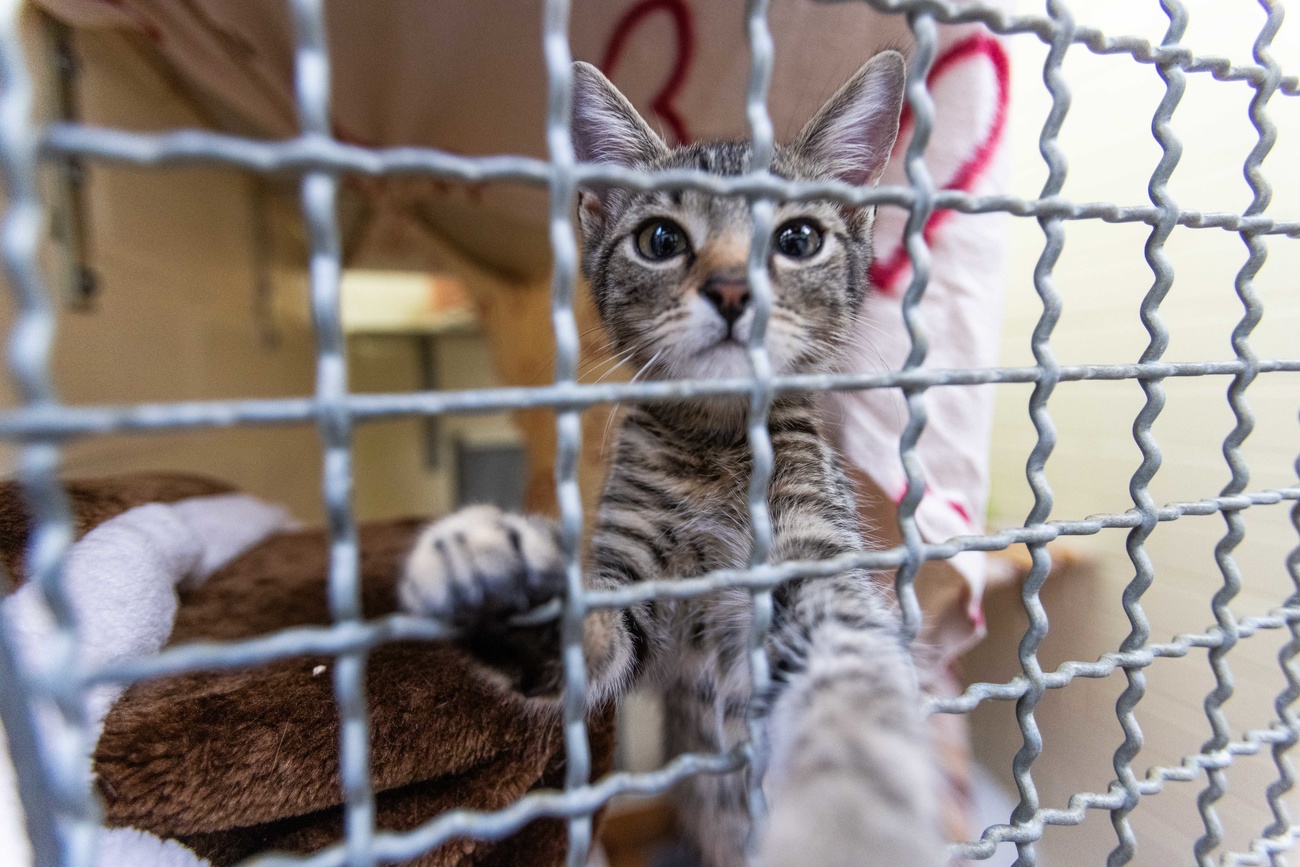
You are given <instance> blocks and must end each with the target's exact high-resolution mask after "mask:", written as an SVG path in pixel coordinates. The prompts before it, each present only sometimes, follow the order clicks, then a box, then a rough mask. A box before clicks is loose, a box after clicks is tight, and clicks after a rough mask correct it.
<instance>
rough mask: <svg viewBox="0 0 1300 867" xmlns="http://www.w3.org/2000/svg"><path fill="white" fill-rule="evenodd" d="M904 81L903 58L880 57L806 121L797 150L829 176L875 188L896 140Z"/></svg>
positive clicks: (885, 53)
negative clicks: (873, 185)
mask: <svg viewBox="0 0 1300 867" xmlns="http://www.w3.org/2000/svg"><path fill="white" fill-rule="evenodd" d="M906 79H907V72H906V67H905V65H904V63H903V55H901V54H899V53H898V52H897V51H882V52H880V53H879V54H877V55H876V56H875V57H873V58H871V59H870V60H868V61H867V62H866V63H865V64H863V66H862V68H861V69H859V70H858V71H857V72H855V73H854V74H853V77H852V78H850V79H849V80H848V81H847V82H845V83H844V86H843V87H841V88H840V89H839V90H838V91H836V93H835V95H834V96H832V97H831V98H830V99H829V100H827V101H826V104H825V105H823V106H822V107H821V110H820V111H818V112H817V114H816V115H815V116H814V117H813V119H812V120H810V121H808V123H807V125H806V126H804V128H803V130H802V131H801V132H800V133H799V137H798V138H797V139H795V147H796V148H797V149H799V150H800V151H802V152H803V154H804V156H805V157H807V158H809V159H810V160H812V161H813V163H814V164H815V165H817V166H819V167H820V168H821V170H822V171H824V172H825V173H826V174H827V175H829V176H830V177H835V178H839V179H840V180H842V181H844V182H846V183H850V184H853V185H854V186H871V185H872V184H874V183H876V181H878V180H880V173H881V172H882V171H884V169H885V163H886V162H887V161H888V160H889V154H890V151H892V150H893V148H894V139H895V138H897V137H898V119H899V113H900V112H901V111H902V107H903V85H904V83H905V82H906Z"/></svg>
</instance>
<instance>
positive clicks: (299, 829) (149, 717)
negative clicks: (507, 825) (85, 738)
mask: <svg viewBox="0 0 1300 867" xmlns="http://www.w3.org/2000/svg"><path fill="white" fill-rule="evenodd" d="M68 490H69V494H70V497H71V500H72V503H73V509H74V513H75V516H76V517H75V521H76V529H77V531H78V535H79V536H80V535H83V534H84V533H86V532H87V531H88V530H90V529H92V528H93V527H95V526H96V525H98V524H100V523H101V522H104V521H107V520H109V519H112V518H114V517H117V516H120V515H122V514H123V513H125V512H127V510H130V509H133V508H135V507H137V506H140V505H142V504H145V503H172V502H176V501H182V500H186V498H192V497H203V496H211V495H213V494H219V493H222V492H227V491H228V490H229V489H228V488H226V486H224V485H221V484H219V483H216V482H212V481H208V480H204V479H196V478H189V477H179V476H127V477H120V478H114V479H107V480H100V481H94V482H74V483H70V484H69V485H68ZM422 523H423V519H421V520H415V519H412V520H404V521H389V522H384V523H378V524H371V525H368V526H364V527H362V528H361V530H360V547H361V561H360V567H361V582H362V587H363V597H364V599H363V604H364V609H365V613H366V616H367V617H375V616H380V615H383V614H386V613H390V612H392V611H394V610H395V609H396V597H395V593H394V582H395V578H396V575H397V572H398V566H399V564H400V562H401V560H402V558H403V557H404V556H405V554H406V551H407V548H408V546H409V545H410V543H411V541H412V539H413V537H414V534H415V532H416V530H417V529H418V527H419V526H420V525H421V524H422ZM28 532H29V524H28V520H27V517H26V515H25V513H24V510H23V507H22V504H21V499H20V496H19V494H18V492H17V490H16V488H15V487H14V486H13V485H3V486H0V560H3V562H4V564H5V565H6V566H7V567H9V570H10V574H12V575H15V576H18V582H19V583H21V580H22V577H21V576H22V568H21V557H22V551H23V549H24V548H25V544H26V539H27V535H28ZM327 562H328V547H327V539H326V536H325V534H324V533H323V532H322V531H319V530H290V531H287V532H277V533H275V534H273V535H270V536H269V537H268V538H266V539H265V540H263V541H261V542H259V543H258V544H256V545H254V546H253V547H251V548H250V549H249V550H247V551H246V552H245V553H243V554H241V555H239V556H237V557H235V558H234V559H233V560H231V561H230V562H228V563H227V564H226V565H224V566H221V567H220V568H217V569H216V570H215V571H214V572H213V573H212V574H211V575H210V576H209V577H207V579H206V580H204V581H202V583H199V584H197V586H193V587H190V588H188V589H186V586H185V585H182V589H181V591H180V604H179V607H178V609H177V611H176V618H175V624H174V627H173V629H172V631H171V635H170V638H169V639H168V640H167V644H169V645H178V644H184V643H187V642H192V641H213V640H215V641H234V640H238V639H243V638H252V637H254V636H258V635H264V634H267V633H270V632H273V631H275V630H279V629H283V628H286V627H292V626H307V625H324V624H327V623H328V622H329V616H328V611H327V605H326V593H325V576H326V573H327ZM332 662H333V661H332V659H330V658H329V657H316V656H302V657H294V658H292V659H287V660H281V661H278V662H272V663H269V664H265V665H261V666H257V667H254V668H249V669H245V670H239V671H227V672H212V671H206V672H195V673H187V674H181V675H176V676H173V677H168V678H163V679H159V680H155V681H147V682H142V683H139V684H136V685H133V686H131V687H130V688H128V689H127V690H126V691H125V692H124V693H122V695H121V697H120V698H119V699H118V700H117V701H116V703H114V704H113V705H112V707H111V708H110V709H109V710H108V712H107V715H106V716H105V717H104V724H103V733H102V735H101V736H100V739H99V742H98V745H97V747H96V750H95V755H94V768H95V772H96V783H97V785H98V788H99V793H100V796H101V797H102V799H103V802H104V821H105V824H106V825H107V826H110V827H119V828H134V829H138V830H141V831H145V832H148V833H149V834H152V835H156V836H157V837H159V838H162V839H163V840H175V841H178V842H179V843H181V844H183V845H184V846H186V847H188V848H189V849H190V850H192V851H193V852H194V853H196V854H197V855H198V856H200V857H202V858H204V859H207V860H208V861H209V862H210V863H212V864H214V865H220V864H230V863H233V862H235V861H238V860H240V859H242V858H245V857H248V856H250V855H254V854H256V853H259V852H264V851H271V850H278V851H288V852H295V853H307V852H313V851H316V850H319V849H321V848H323V847H325V846H328V845H330V844H332V843H334V842H337V841H338V840H340V839H341V837H342V810H341V806H340V805H341V801H342V797H341V792H340V787H339V780H338V743H339V722H338V716H337V711H336V708H335V705H334V697H333V689H332V679H331V677H330V676H329V670H330V667H331V666H332ZM367 674H368V677H367V684H366V687H367V689H366V694H367V700H368V702H369V706H370V725H371V762H370V764H371V774H372V781H373V784H374V788H375V791H376V824H377V826H378V827H379V828H380V829H384V830H393V831H404V830H409V829H412V828H414V827H416V826H418V825H419V824H421V823H423V822H425V821H427V820H429V819H430V818H432V817H433V816H435V815H436V814H437V813H440V812H442V811H444V810H448V809H452V808H457V807H464V808H471V809H478V810H494V809H499V808H502V807H505V806H507V805H508V804H510V803H512V802H513V801H515V800H517V799H518V798H519V797H520V796H522V795H523V794H525V793H526V792H528V791H529V790H532V789H537V788H557V787H561V786H562V785H563V776H564V750H563V737H562V730H561V726H560V723H559V721H558V719H556V720H548V719H546V718H544V717H541V716H539V715H537V714H536V713H526V712H525V711H524V708H523V707H522V705H521V700H520V699H518V698H517V697H515V696H512V695H508V694H505V693H503V692H501V691H499V690H497V689H496V688H494V687H492V686H491V685H489V684H487V683H485V682H484V681H483V680H481V679H479V678H478V677H477V676H475V674H474V673H473V671H472V670H471V669H470V667H469V666H468V665H467V664H466V660H465V659H464V658H463V657H462V656H461V654H460V652H459V651H457V650H456V649H455V648H453V647H451V646H449V645H447V644H444V643H435V642H400V643H394V644H388V645H384V646H381V647H379V648H376V649H375V650H374V651H373V652H372V653H371V655H370V659H369V664H368V668H367ZM589 723H590V726H591V738H592V744H591V746H592V755H593V767H594V769H595V773H596V774H597V775H600V774H604V773H607V772H608V771H609V770H610V768H611V766H612V756H613V739H614V736H613V712H612V708H611V709H609V710H608V711H606V712H602V713H596V714H593V716H592V717H591V719H590V720H589ZM565 840H566V838H565V829H564V823H563V822H562V821H560V820H556V819H544V820H538V821H535V822H533V823H531V824H530V825H527V826H526V827H525V828H523V829H522V830H521V831H519V832H518V833H516V834H515V835H514V836H512V837H509V838H507V839H505V840H502V841H500V842H486V841H479V840H454V841H452V842H450V843H448V844H447V845H446V846H443V847H441V848H439V849H437V850H435V851H434V852H431V853H428V854H426V855H425V856H423V857H421V858H419V859H417V860H415V861H413V862H410V863H413V864H418V865H422V867H424V865H428V867H433V865H439V867H441V865H475V867H490V865H501V867H505V865H513V864H530V865H551V864H556V865H558V864H562V863H563V862H564V854H565V847H566V842H565Z"/></svg>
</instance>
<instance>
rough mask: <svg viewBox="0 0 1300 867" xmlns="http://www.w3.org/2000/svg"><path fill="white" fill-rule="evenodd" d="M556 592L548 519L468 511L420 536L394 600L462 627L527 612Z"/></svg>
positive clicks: (559, 569) (558, 570)
mask: <svg viewBox="0 0 1300 867" xmlns="http://www.w3.org/2000/svg"><path fill="white" fill-rule="evenodd" d="M563 590H564V559H563V556H562V555H561V552H560V546H559V540H558V539H557V537H556V533H555V530H554V528H553V527H552V525H551V524H550V523H549V522H548V521H545V520H543V519H540V518H533V517H525V516H523V515H513V514H509V513H506V512H502V511H501V510H500V509H498V508H497V507H495V506H469V507H467V508H464V509H461V510H460V511H458V512H456V513H454V514H452V515H449V516H448V517H446V518H444V519H442V520H441V521H438V522H436V523H434V524H430V525H429V526H428V527H426V528H425V529H424V530H423V531H422V532H421V533H420V535H419V537H418V538H417V539H416V542H415V548H414V549H413V550H412V551H411V553H410V554H409V555H408V556H407V558H406V567H405V570H404V571H403V574H402V578H401V581H400V582H399V584H398V600H399V601H400V604H401V606H402V608H403V609H404V610H406V611H408V612H411V613H413V614H424V615H428V616H430V617H436V618H438V619H440V620H444V621H446V622H448V623H450V624H452V625H455V626H462V627H463V626H472V625H474V624H476V623H479V622H482V621H484V620H501V619H504V618H506V617H509V616H510V615H513V614H519V613H522V612H525V611H528V610H529V609H531V608H535V607H536V606H538V605H541V604H543V603H545V602H549V601H550V600H551V599H554V598H555V597H556V596H559V595H560V594H561V593H562V592H563Z"/></svg>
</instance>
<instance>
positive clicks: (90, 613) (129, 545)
mask: <svg viewBox="0 0 1300 867" xmlns="http://www.w3.org/2000/svg"><path fill="white" fill-rule="evenodd" d="M295 525H296V524H295V522H294V521H293V519H292V517H291V516H290V515H289V513H288V512H287V511H286V510H285V509H283V508H282V507H280V506H273V505H270V504H268V503H265V502H263V501H261V500H258V499H256V498H254V497H249V496H244V495H242V494H223V495H220V496H214V497H194V498H192V499H188V500H181V501H179V502H176V503H172V504H167V505H164V504H161V503H150V504H148V505H145V506H138V507H137V508H134V509H131V510H129V511H127V512H123V513H122V514H121V515H118V516H117V517H115V518H111V519H109V520H107V521H105V522H104V523H102V524H100V525H99V526H98V527H95V528H94V529H92V530H90V531H89V532H88V533H86V535H85V536H83V537H82V538H81V540H80V541H78V542H77V543H76V544H74V545H73V546H72V547H71V548H70V549H69V551H68V555H67V560H66V563H65V566H64V572H63V586H64V588H65V592H66V594H67V596H68V598H69V600H70V602H71V604H72V609H73V612H74V615H75V617H76V620H77V623H78V626H79V629H78V642H77V654H78V657H79V661H80V664H81V667H82V668H83V670H86V669H94V668H98V667H101V666H104V665H109V664H112V663H116V662H123V661H126V660H130V659H138V658H141V657H145V656H151V655H153V654H156V653H157V652H158V651H159V650H160V649H161V648H162V646H163V644H164V643H166V641H167V637H168V636H169V635H170V634H171V631H172V624H173V623H174V622H175V619H176V605H177V596H176V589H177V588H178V587H183V586H186V585H187V584H193V583H197V582H201V581H203V580H204V579H206V578H207V577H208V576H209V575H211V574H212V573H213V572H215V571H216V570H217V569H220V568H221V567H222V566H224V565H225V564H226V563H228V562H230V561H231V560H233V559H234V558H235V557H237V556H239V555H240V554H242V553H243V552H245V551H247V550H248V549H249V548H251V547H253V546H254V545H256V544H257V543H259V542H261V541H262V540H263V539H265V538H266V537H267V536H270V535H272V534H273V533H276V532H279V531H282V530H286V529H290V528H292V527H293V526H295ZM0 616H2V617H3V618H4V622H5V627H6V629H7V630H8V635H9V637H10V640H11V641H12V642H13V643H14V646H15V651H16V653H17V656H18V660H19V664H20V666H21V667H22V669H23V670H24V671H27V672H30V673H39V672H41V671H42V670H43V669H44V668H45V667H46V666H48V665H49V660H48V659H47V658H46V656H45V655H44V654H43V653H42V651H43V650H44V649H46V648H47V647H48V646H49V642H50V640H51V637H52V636H53V634H54V624H53V620H52V618H51V616H50V613H49V611H48V609H46V607H45V604H44V602H43V600H42V599H41V595H40V590H39V588H38V587H36V586H35V585H34V584H32V583H31V582H28V583H26V584H24V585H23V586H21V587H19V588H18V589H17V590H16V591H15V592H14V593H13V594H11V595H10V596H9V597H7V598H5V599H4V600H3V601H2V602H0ZM121 692H122V688H121V687H120V686H104V687H99V688H97V689H95V690H93V691H91V693H90V694H89V695H88V696H87V697H86V715H87V717H88V719H89V723H90V725H91V726H92V729H93V731H94V732H95V740H98V736H99V732H100V731H101V730H102V728H103V722H104V717H105V715H106V714H107V713H108V710H109V708H111V707H112V705H113V702H114V701H116V700H117V698H118V696H119V695H121ZM34 710H35V717H36V721H37V725H38V728H39V730H40V734H41V735H42V736H43V737H44V738H45V739H46V741H47V745H48V743H49V742H50V739H51V738H53V737H56V736H57V733H58V732H59V730H60V728H61V727H62V726H63V723H62V719H61V717H60V716H59V715H58V713H57V712H55V710H54V709H53V708H51V707H48V706H38V707H36V708H34ZM3 734H4V733H3V730H0V864H2V865H5V867H19V865H26V864H31V862H32V853H31V850H30V847H29V846H28V843H27V835H26V830H25V828H24V824H23V811H22V803H21V801H20V799H19V797H18V791H17V785H16V780H15V778H14V770H13V765H12V764H11V763H10V761H9V752H8V749H7V744H6V743H4V738H3ZM81 760H82V761H83V762H84V765H83V770H84V773H85V784H86V785H87V786H89V785H90V783H91V773H92V771H91V762H90V756H89V755H86V756H84V757H82V759H81ZM98 850H99V855H98V860H97V862H96V864H97V865H98V867H140V865H151V867H153V865H159V867H187V865H197V864H206V863H207V862H206V861H201V860H200V859H198V858H197V857H196V856H195V855H194V854H193V853H191V852H190V851H189V850H187V849H185V848H184V847H183V846H181V845H179V844H177V843H175V842H174V841H169V840H168V841H164V840H159V839H157V838H156V837H153V836H151V835H149V834H145V833H142V832H140V831H135V830H132V829H129V828H116V829H105V830H103V831H102V832H101V834H100V839H99V845H98Z"/></svg>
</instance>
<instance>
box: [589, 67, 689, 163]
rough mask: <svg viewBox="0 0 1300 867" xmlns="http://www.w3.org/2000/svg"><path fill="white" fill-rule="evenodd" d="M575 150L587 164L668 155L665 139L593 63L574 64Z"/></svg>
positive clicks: (631, 160)
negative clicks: (656, 133)
mask: <svg viewBox="0 0 1300 867" xmlns="http://www.w3.org/2000/svg"><path fill="white" fill-rule="evenodd" d="M571 129H572V131H573V152H574V155H575V156H577V158H578V159H579V160H580V161H582V162H586V163H613V164H614V165H620V166H630V165H634V164H636V163H641V162H646V161H648V160H652V159H654V158H656V157H661V156H666V155H667V154H668V147H667V145H665V144H664V142H663V139H661V138H659V136H657V135H655V133H654V130H652V129H650V127H649V126H648V125H647V124H646V122H645V121H644V120H642V119H641V115H639V114H637V111H636V109H635V108H633V107H632V103H630V102H628V101H627V97H625V96H623V94H621V93H619V92H618V88H617V87H615V86H614V85H613V84H611V83H610V80H609V79H608V78H606V77H605V76H604V75H603V74H602V73H601V71H600V70H599V69H597V68H596V67H594V66H592V65H591V64H590V63H583V62H582V61H578V62H576V63H574V64H573V117H572V120H571Z"/></svg>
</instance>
